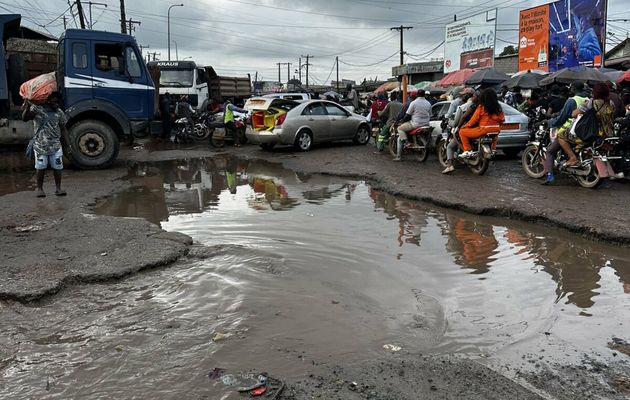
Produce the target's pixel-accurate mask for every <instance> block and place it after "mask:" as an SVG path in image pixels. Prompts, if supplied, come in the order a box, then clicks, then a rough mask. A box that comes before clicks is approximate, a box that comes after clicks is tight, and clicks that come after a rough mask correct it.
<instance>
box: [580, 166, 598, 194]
mask: <svg viewBox="0 0 630 400" xmlns="http://www.w3.org/2000/svg"><path fill="white" fill-rule="evenodd" d="M589 169H590V171H589V173H588V175H586V176H582V175H577V176H576V177H575V179H576V180H577V181H578V183H579V184H580V186H582V187H583V188H587V189H595V188H596V187H598V186H599V185H601V183H602V182H603V179H602V178H600V177H599V172H597V168H595V167H594V166H593V165H590V166H589Z"/></svg>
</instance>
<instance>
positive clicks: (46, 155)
mask: <svg viewBox="0 0 630 400" xmlns="http://www.w3.org/2000/svg"><path fill="white" fill-rule="evenodd" d="M61 104H62V102H61V93H59V92H53V93H51V95H50V96H48V99H47V100H46V103H44V104H43V105H41V106H40V105H36V104H32V103H31V102H29V101H28V100H26V101H25V102H24V106H23V108H24V111H23V112H22V120H23V121H25V122H26V121H30V120H33V122H34V128H35V129H34V132H35V133H34V136H33V138H34V141H33V150H34V152H35V169H36V170H37V197H46V193H45V192H44V178H45V177H46V169H48V168H51V169H52V170H53V176H54V178H55V195H57V196H65V195H66V192H65V191H64V190H62V189H61V171H62V170H63V149H62V148H61V135H64V136H65V135H67V133H66V123H67V119H66V114H65V113H64V112H63V110H62V109H61Z"/></svg>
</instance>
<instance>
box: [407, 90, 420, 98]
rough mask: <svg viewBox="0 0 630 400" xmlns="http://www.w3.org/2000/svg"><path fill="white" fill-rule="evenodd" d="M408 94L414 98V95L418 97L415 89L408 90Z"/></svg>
mask: <svg viewBox="0 0 630 400" xmlns="http://www.w3.org/2000/svg"><path fill="white" fill-rule="evenodd" d="M408 94H409V97H411V98H414V99H415V98H416V97H418V91H417V90H411V91H409V93H408Z"/></svg>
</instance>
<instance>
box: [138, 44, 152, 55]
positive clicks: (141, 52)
mask: <svg viewBox="0 0 630 400" xmlns="http://www.w3.org/2000/svg"><path fill="white" fill-rule="evenodd" d="M138 47H140V55H141V56H142V57H144V49H150V48H151V46H149V45H146V46H144V45H141V44H139V45H138Z"/></svg>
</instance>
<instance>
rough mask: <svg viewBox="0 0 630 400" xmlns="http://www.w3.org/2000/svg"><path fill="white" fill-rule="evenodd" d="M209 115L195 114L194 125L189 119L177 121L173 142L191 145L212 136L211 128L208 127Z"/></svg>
mask: <svg viewBox="0 0 630 400" xmlns="http://www.w3.org/2000/svg"><path fill="white" fill-rule="evenodd" d="M207 117H208V113H207V112H204V113H202V114H197V113H193V114H192V116H191V119H192V123H191V121H190V120H189V119H188V118H187V117H181V118H178V119H176V120H175V129H174V130H173V132H172V133H171V142H173V143H189V142H200V141H203V140H206V139H207V138H208V136H210V127H209V126H208V125H207V123H206V122H207Z"/></svg>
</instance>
